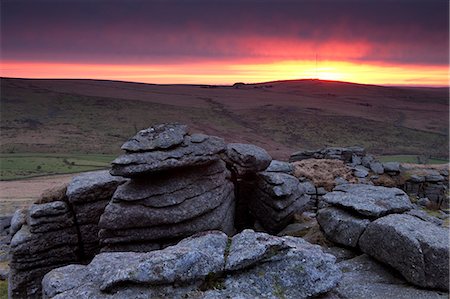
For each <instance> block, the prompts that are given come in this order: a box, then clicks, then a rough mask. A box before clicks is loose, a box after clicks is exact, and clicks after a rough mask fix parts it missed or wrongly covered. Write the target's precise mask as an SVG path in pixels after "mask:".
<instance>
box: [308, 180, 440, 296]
mask: <svg viewBox="0 0 450 299" xmlns="http://www.w3.org/2000/svg"><path fill="white" fill-rule="evenodd" d="M323 198H324V200H325V201H326V202H327V203H328V204H331V205H332V206H331V207H326V208H324V209H321V210H319V212H318V216H317V221H318V222H319V224H320V226H321V228H322V230H323V231H324V233H325V235H326V237H327V238H328V239H329V240H331V241H333V242H335V243H338V244H341V245H344V246H348V247H354V248H359V249H360V250H362V251H363V252H365V253H367V254H369V255H370V256H372V257H374V258H376V259H377V260H379V261H381V262H383V263H386V264H388V265H389V266H391V267H393V268H395V269H396V270H398V271H399V272H400V273H401V274H402V275H403V276H404V277H405V279H406V280H407V281H408V282H410V283H412V284H414V285H416V286H419V287H426V288H435V289H441V290H448V281H449V276H448V272H449V268H448V265H449V241H448V231H447V230H446V229H444V228H442V227H439V226H437V225H435V224H433V223H431V222H428V221H423V220H421V219H419V218H418V217H416V216H413V215H415V214H414V213H412V215H407V214H398V213H402V212H406V211H409V210H410V209H411V208H412V205H411V204H410V202H409V200H408V197H407V196H406V194H405V193H404V192H403V191H401V190H399V189H397V188H386V187H379V186H378V187H375V186H368V185H342V186H338V187H336V188H335V191H333V192H330V193H327V194H326V195H325V196H324V197H323ZM419 216H420V215H419Z"/></svg>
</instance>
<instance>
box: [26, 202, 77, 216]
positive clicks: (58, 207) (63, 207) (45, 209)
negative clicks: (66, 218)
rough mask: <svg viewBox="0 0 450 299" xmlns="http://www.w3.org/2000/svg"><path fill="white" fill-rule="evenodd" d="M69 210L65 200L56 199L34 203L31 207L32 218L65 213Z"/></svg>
mask: <svg viewBox="0 0 450 299" xmlns="http://www.w3.org/2000/svg"><path fill="white" fill-rule="evenodd" d="M68 211H69V209H68V207H67V204H66V203H65V202H63V201H54V202H49V203H44V204H32V205H31V207H30V209H29V215H30V217H31V218H40V217H49V216H50V217H51V216H58V215H62V214H65V213H67V212H68Z"/></svg>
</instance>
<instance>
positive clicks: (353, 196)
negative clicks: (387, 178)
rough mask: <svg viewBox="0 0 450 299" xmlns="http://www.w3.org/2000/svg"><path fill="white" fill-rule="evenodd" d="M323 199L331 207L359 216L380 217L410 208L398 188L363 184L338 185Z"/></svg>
mask: <svg viewBox="0 0 450 299" xmlns="http://www.w3.org/2000/svg"><path fill="white" fill-rule="evenodd" d="M323 199H324V200H325V201H326V202H327V203H329V204H332V205H335V206H339V207H342V208H346V209H350V210H353V211H355V212H357V213H359V214H361V215H364V216H369V217H380V216H383V215H387V214H391V213H401V212H405V211H408V210H410V209H411V208H412V205H411V202H410V200H409V197H408V195H407V194H406V193H405V192H404V191H402V190H400V189H398V188H387V187H381V186H370V185H363V184H347V185H339V186H337V187H336V188H334V190H333V192H330V193H327V194H325V195H324V196H323Z"/></svg>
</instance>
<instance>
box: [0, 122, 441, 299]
mask: <svg viewBox="0 0 450 299" xmlns="http://www.w3.org/2000/svg"><path fill="white" fill-rule="evenodd" d="M122 149H123V150H124V151H125V153H124V154H123V155H122V156H120V157H118V158H117V159H116V160H114V161H113V163H112V168H111V170H110V172H108V171H98V172H91V173H85V174H81V175H78V176H76V177H74V178H72V179H71V180H70V182H68V184H63V185H62V186H60V187H58V188H55V189H52V190H49V191H46V192H44V193H43V194H42V195H41V196H40V197H39V199H37V200H35V201H34V202H33V203H32V204H31V205H30V206H29V207H26V208H22V209H19V210H17V211H16V212H15V213H14V214H13V215H11V216H6V217H3V218H2V219H1V222H0V224H1V226H0V237H1V239H0V244H1V248H0V252H1V254H0V279H5V278H6V277H7V276H8V282H9V284H8V287H9V296H10V297H11V298H40V297H43V298H149V297H153V298H155V297H156V298H158V297H170V298H312V297H316V298H448V284H449V239H448V224H449V222H448V219H449V215H448V205H449V201H448V167H445V168H434V169H428V168H423V167H421V168H419V167H413V166H411V165H401V164H399V163H380V162H378V161H377V160H376V159H374V158H373V157H372V156H371V155H367V154H366V152H365V150H364V149H362V148H359V147H354V148H325V149H320V150H317V151H303V152H297V153H294V154H293V155H292V156H291V161H290V162H283V161H276V160H272V158H271V156H270V155H269V154H268V153H267V152H266V151H265V150H264V149H262V148H260V147H257V146H254V145H251V144H239V143H231V144H226V143H225V142H224V140H223V139H221V138H218V137H213V136H208V135H203V134H195V133H192V132H190V130H189V128H188V127H186V126H184V125H178V124H168V125H158V126H154V127H151V128H149V129H146V130H142V131H140V132H139V133H138V134H137V135H136V136H134V137H133V138H131V139H130V140H129V141H128V142H126V143H125V144H124V145H123V146H122ZM8 252H9V253H8ZM7 264H9V267H10V270H9V269H8V266H7ZM8 272H9V273H8Z"/></svg>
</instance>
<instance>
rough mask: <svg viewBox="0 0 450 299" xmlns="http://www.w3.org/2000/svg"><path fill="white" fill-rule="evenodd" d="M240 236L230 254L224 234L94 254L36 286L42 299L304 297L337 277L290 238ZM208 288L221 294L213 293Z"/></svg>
mask: <svg viewBox="0 0 450 299" xmlns="http://www.w3.org/2000/svg"><path fill="white" fill-rule="evenodd" d="M243 234H245V235H246V236H243V237H239V235H237V236H236V237H235V238H234V240H235V241H236V242H237V243H239V244H236V246H235V247H233V240H231V244H228V243H229V241H228V238H227V236H226V235H225V234H223V233H220V232H206V233H203V234H198V235H196V236H193V237H191V238H188V239H185V240H183V241H181V242H180V243H179V244H177V245H175V246H172V247H168V248H166V249H164V250H160V251H153V252H149V253H129V252H117V253H103V254H99V255H97V256H96V257H95V258H94V260H93V261H92V262H91V263H90V264H89V265H87V266H79V265H70V266H67V267H63V268H59V269H55V270H53V271H51V272H50V273H48V274H47V275H46V276H45V277H44V279H43V281H42V285H43V293H44V294H43V298H80V297H82V298H85V297H89V298H163V297H164V298H166V297H168V298H226V297H227V296H228V297H231V298H257V297H259V296H264V297H268V298H274V297H276V296H280V295H281V296H285V297H286V298H307V297H311V296H314V295H317V294H320V293H323V292H327V291H329V290H330V289H332V288H333V287H335V286H336V284H337V281H338V280H339V277H340V275H341V274H340V272H339V270H338V269H337V267H336V265H335V264H334V260H335V259H334V257H333V256H331V255H328V254H324V253H323V252H322V251H321V250H320V247H318V246H314V245H311V244H309V243H307V242H305V241H304V240H302V239H297V238H289V237H286V238H277V237H272V236H269V235H266V234H257V237H255V236H252V234H255V233H254V232H252V231H245V232H243ZM272 238H273V239H272ZM268 240H270V241H268ZM260 242H261V243H263V244H258V243H260ZM267 242H269V243H283V244H284V245H283V249H282V250H278V249H275V248H274V247H271V248H272V249H273V250H269V252H270V254H268V253H267V252H265V251H264V248H265V247H266V245H265V244H266V243H267ZM245 244H247V245H248V246H249V247H250V248H260V249H262V250H261V251H259V252H260V253H262V255H260V256H259V258H252V257H254V254H253V253H252V251H251V250H247V249H246V248H245V246H244V245H245ZM230 245H231V247H230V252H229V253H228V252H227V247H228V246H230ZM238 249H239V250H238ZM247 253H248V254H249V255H248V256H249V257H250V259H245V258H244V259H240V261H241V262H243V261H244V260H245V261H250V260H252V261H253V262H251V263H247V262H245V263H246V266H243V264H242V263H241V266H243V268H240V271H234V270H225V267H224V266H225V262H226V259H227V258H231V259H235V257H233V256H234V255H236V258H238V259H239V257H241V256H243V255H242V254H244V256H245V254H247ZM235 260H236V259H235ZM224 271H225V273H224ZM260 273H264V275H260ZM214 279H215V280H217V282H214V281H213V280H214ZM214 283H221V284H223V286H224V287H225V288H224V289H214V285H211V284H214Z"/></svg>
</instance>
